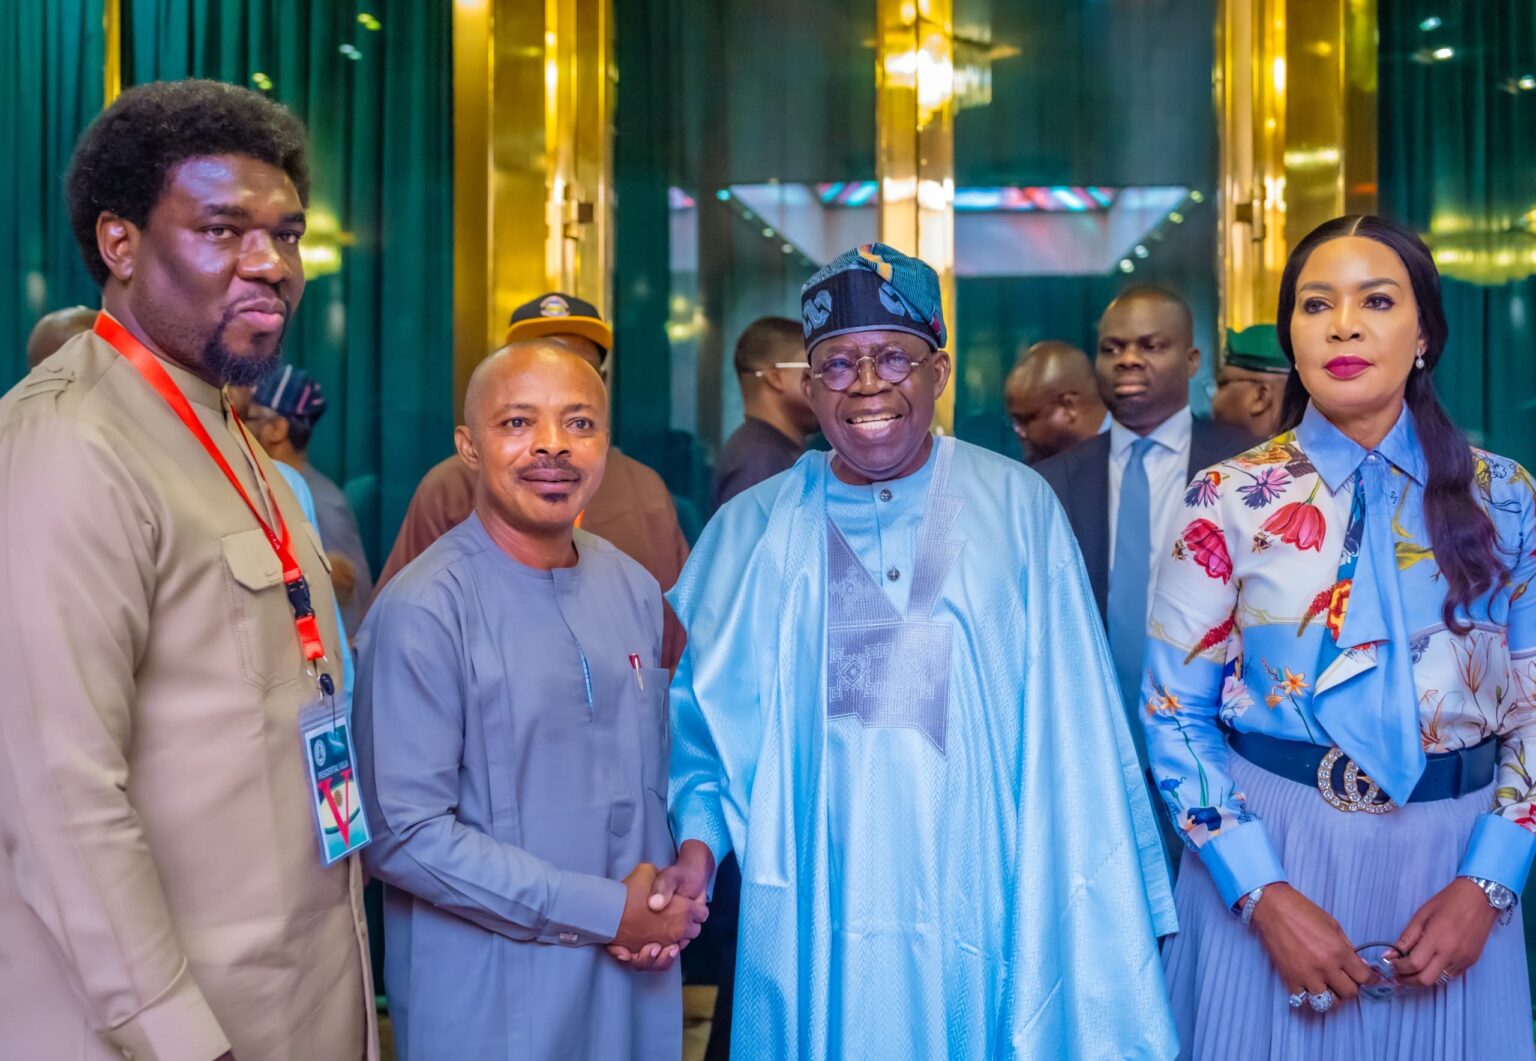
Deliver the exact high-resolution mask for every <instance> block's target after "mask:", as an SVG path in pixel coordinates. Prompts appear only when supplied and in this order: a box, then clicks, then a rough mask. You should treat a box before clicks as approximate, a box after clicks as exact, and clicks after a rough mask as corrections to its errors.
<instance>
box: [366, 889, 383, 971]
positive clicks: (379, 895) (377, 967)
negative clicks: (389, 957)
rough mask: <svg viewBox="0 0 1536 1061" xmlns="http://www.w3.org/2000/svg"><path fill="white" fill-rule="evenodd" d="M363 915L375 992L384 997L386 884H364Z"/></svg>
mask: <svg viewBox="0 0 1536 1061" xmlns="http://www.w3.org/2000/svg"><path fill="white" fill-rule="evenodd" d="M363 916H364V917H366V918H367V919H368V960H369V964H371V965H372V966H373V993H374V996H375V997H376V998H383V997H384V994H385V990H384V885H383V883H381V882H380V881H376V880H370V881H369V882H368V883H367V884H364V885H363Z"/></svg>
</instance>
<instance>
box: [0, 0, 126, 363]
mask: <svg viewBox="0 0 1536 1061" xmlns="http://www.w3.org/2000/svg"><path fill="white" fill-rule="evenodd" d="M104 47H105V35H104V33H103V30H102V4H101V0H48V2H47V3H35V2H19V0H14V2H11V3H6V4H0V123H3V124H0V136H3V137H4V141H3V142H4V143H5V145H6V148H7V150H6V152H5V157H4V159H3V160H0V203H4V204H5V209H4V210H3V211H0V338H3V340H4V342H3V344H0V391H3V390H6V389H9V387H10V385H11V384H12V383H14V382H15V381H16V380H18V379H20V378H21V377H22V376H23V375H25V373H26V370H27V368H26V356H25V350H26V342H27V335H28V334H29V333H30V332H31V330H32V325H33V324H34V323H35V322H36V321H37V318H38V317H40V316H42V315H43V314H44V313H47V312H49V311H51V310H55V309H61V308H63V307H65V306H73V305H88V306H95V305H96V304H97V303H98V302H99V300H100V296H99V292H98V291H97V288H96V285H95V284H94V283H92V282H91V278H90V276H89V274H87V273H86V271H85V266H83V265H82V264H81V263H80V254H79V252H78V251H76V250H75V244H74V239H73V237H72V236H71V235H70V232H69V213H68V211H67V210H66V209H65V206H64V170H65V168H66V167H67V166H68V164H69V155H70V152H71V150H72V149H73V148H74V144H75V139H76V138H77V137H78V136H79V135H80V131H81V130H82V129H84V128H85V127H86V125H87V124H88V123H89V122H90V120H91V119H92V118H93V117H95V115H96V112H97V111H98V110H100V109H101V101H102V98H103V87H102V57H103V55H104V54H105V53H104Z"/></svg>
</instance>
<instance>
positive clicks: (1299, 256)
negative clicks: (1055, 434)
mask: <svg viewBox="0 0 1536 1061" xmlns="http://www.w3.org/2000/svg"><path fill="white" fill-rule="evenodd" d="M1277 316H1278V327H1279V334H1280V341H1281V345H1282V346H1283V347H1284V349H1285V352H1286V355H1287V356H1288V357H1289V358H1290V359H1291V361H1292V362H1293V363H1294V365H1295V367H1296V371H1295V372H1294V373H1292V375H1291V378H1290V380H1289V383H1288V385H1287V391H1286V412H1285V418H1284V423H1286V424H1287V425H1289V428H1290V429H1289V430H1287V431H1285V433H1283V434H1281V435H1280V436H1279V437H1277V438H1275V439H1272V440H1270V441H1269V442H1267V443H1265V444H1263V445H1261V446H1259V447H1257V448H1255V449H1252V450H1250V451H1248V452H1247V453H1245V454H1243V455H1241V456H1239V457H1236V458H1234V459H1232V460H1230V461H1226V462H1224V463H1222V464H1218V465H1216V466H1215V467H1213V468H1210V469H1208V470H1207V471H1205V472H1204V473H1202V474H1201V475H1200V476H1199V477H1198V478H1196V480H1195V481H1194V483H1192V484H1191V485H1190V487H1189V489H1188V491H1187V492H1186V493H1185V496H1184V515H1183V517H1182V518H1181V521H1180V527H1181V528H1182V529H1181V530H1180V532H1179V534H1178V538H1177V540H1175V541H1174V542H1173V543H1172V545H1171V547H1170V548H1169V550H1168V552H1167V553H1166V554H1165V555H1164V557H1163V559H1162V560H1161V562H1160V564H1159V567H1158V571H1157V577H1156V584H1155V592H1154V602H1153V606H1152V614H1151V620H1150V637H1149V642H1148V650H1147V673H1146V677H1145V681H1144V684H1143V687H1142V697H1143V699H1142V702H1143V705H1144V708H1145V710H1144V712H1143V716H1142V717H1143V722H1144V724H1145V726H1146V731H1147V743H1148V748H1149V752H1150V757H1151V766H1152V772H1153V775H1154V779H1155V780H1156V783H1157V785H1158V788H1159V789H1160V790H1161V792H1162V794H1163V796H1164V798H1165V800H1166V802H1167V805H1168V811H1169V813H1170V814H1171V815H1172V817H1173V820H1174V822H1175V823H1176V825H1177V827H1178V831H1179V833H1180V834H1181V835H1182V837H1183V838H1184V841H1185V843H1186V845H1187V847H1188V850H1187V852H1186V853H1185V855H1184V864H1183V867H1182V872H1181V874H1180V877H1179V882H1178V888H1177V905H1178V914H1179V922H1180V925H1181V932H1180V933H1179V935H1177V936H1175V937H1174V938H1173V939H1172V940H1171V941H1170V942H1169V945H1168V947H1167V948H1166V951H1165V954H1164V963H1165V968H1166V973H1167V979H1168V985H1169V991H1170V994H1171V996H1172V1002H1173V1010H1174V1015H1175V1018H1176V1019H1177V1021H1178V1023H1179V1032H1180V1040H1181V1042H1182V1043H1183V1044H1184V1050H1185V1052H1186V1056H1190V1057H1199V1058H1220V1059H1222V1061H1228V1059H1242V1058H1250V1057H1252V1058H1260V1057H1262V1058H1305V1059H1308V1061H1311V1059H1313V1058H1325V1057H1361V1058H1366V1057H1369V1058H1433V1059H1436V1061H1440V1059H1449V1058H1468V1059H1482V1058H1500V1059H1505V1058H1530V1057H1532V1056H1533V1051H1532V1038H1531V1004H1530V991H1529V987H1528V985H1527V982H1526V968H1525V945H1524V940H1523V937H1522V934H1521V926H1520V923H1519V921H1518V920H1515V921H1513V923H1511V916H1510V915H1511V914H1512V912H1513V911H1512V909H1511V907H1512V904H1513V901H1514V898H1515V896H1517V895H1518V894H1519V892H1520V890H1521V888H1523V887H1524V885H1525V879H1526V875H1527V873H1528V871H1529V869H1530V865H1531V860H1532V856H1533V854H1536V832H1533V830H1536V814H1533V806H1532V800H1533V799H1536V781H1533V778H1532V770H1533V769H1536V594H1528V592H1527V591H1528V587H1529V583H1530V581H1531V579H1532V576H1533V575H1536V486H1533V483H1532V480H1531V477H1530V475H1529V474H1528V473H1527V472H1526V471H1525V469H1524V468H1522V467H1520V466H1519V465H1518V464H1515V463H1514V462H1513V461H1509V460H1506V459H1504V458H1502V457H1498V456H1495V455H1493V454H1491V453H1485V452H1482V451H1480V450H1476V449H1473V448H1472V447H1471V446H1470V445H1469V444H1468V442H1467V440H1466V438H1465V437H1464V436H1463V435H1462V434H1461V432H1460V431H1458V430H1457V429H1456V427H1455V426H1454V425H1453V424H1452V423H1451V422H1450V420H1449V418H1448V417H1447V416H1446V413H1445V410H1444V408H1443V407H1442V406H1441V405H1440V403H1439V401H1438V399H1437V398H1436V397H1435V392H1434V387H1433V385H1432V383H1431V381H1430V373H1431V372H1432V371H1433V370H1434V368H1435V366H1436V363H1437V362H1438V361H1439V360H1440V356H1441V353H1442V352H1443V350H1444V348H1445V340H1446V324H1445V316H1444V311H1443V309H1442V306H1441V301H1440V281H1439V276H1438V274H1437V273H1436V271H1435V267H1434V263H1433V261H1432V259H1431V258H1430V255H1429V252H1428V250H1427V249H1426V248H1425V246H1424V244H1423V243H1422V242H1421V241H1420V240H1419V239H1418V237H1416V236H1414V235H1413V234H1412V233H1411V232H1408V231H1407V230H1405V229H1402V228H1400V227H1399V226H1397V225H1395V224H1393V223H1391V222H1388V221H1385V220H1382V219H1380V218H1376V217H1344V218H1338V219H1336V220H1334V221H1330V222H1328V223H1326V224H1324V225H1322V226H1321V227H1319V228H1318V229H1317V230H1315V231H1314V232H1312V233H1311V234H1310V235H1309V236H1307V238H1306V239H1304V240H1303V241H1302V242H1301V243H1300V244H1299V245H1298V246H1297V247H1296V250H1295V252H1294V253H1293V254H1292V256H1291V259H1290V261H1289V263H1288V264H1287V265H1286V269H1285V274H1284V277H1283V278H1282V281H1281V291H1280V304H1279V311H1278V314H1277ZM1528 747H1529V748H1530V749H1531V754H1530V755H1529V756H1528V755H1527V748H1528ZM1368 944H1377V946H1375V947H1370V946H1367V945H1368ZM1357 948H1358V950H1357Z"/></svg>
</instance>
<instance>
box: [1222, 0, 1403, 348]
mask: <svg viewBox="0 0 1536 1061" xmlns="http://www.w3.org/2000/svg"><path fill="white" fill-rule="evenodd" d="M1217 33H1218V46H1217V55H1218V64H1219V69H1218V71H1217V77H1216V94H1217V103H1218V109H1219V111H1220V115H1221V132H1222V139H1221V196H1222V220H1221V252H1222V315H1223V318H1224V323H1225V325H1226V326H1227V327H1232V328H1245V327H1247V326H1248V325H1250V324H1254V323H1260V322H1268V321H1272V320H1273V319H1274V313H1275V304H1276V302H1277V300H1278V297H1279V290H1280V274H1281V273H1282V272H1283V270H1284V268H1285V259H1286V256H1287V255H1288V254H1289V253H1290V248H1291V247H1293V246H1295V245H1296V243H1297V242H1298V241H1299V240H1300V239H1301V238H1302V237H1303V236H1305V235H1306V234H1307V233H1308V232H1310V231H1311V230H1312V229H1313V228H1315V227H1317V226H1318V225H1319V224H1321V223H1322V222H1324V221H1326V220H1328V219H1329V218H1332V217H1337V216H1338V215H1340V214H1344V213H1369V212H1371V211H1373V210H1375V209H1376V4H1375V0H1225V3H1224V4H1223V5H1222V10H1221V17H1220V24H1219V25H1218V27H1217Z"/></svg>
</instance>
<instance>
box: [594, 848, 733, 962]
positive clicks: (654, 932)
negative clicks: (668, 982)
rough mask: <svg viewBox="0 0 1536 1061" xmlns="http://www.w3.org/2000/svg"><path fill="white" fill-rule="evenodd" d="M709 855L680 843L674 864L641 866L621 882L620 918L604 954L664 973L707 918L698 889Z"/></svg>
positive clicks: (709, 869)
mask: <svg viewBox="0 0 1536 1061" xmlns="http://www.w3.org/2000/svg"><path fill="white" fill-rule="evenodd" d="M714 872H715V856H714V855H713V854H712V853H711V852H710V850H709V847H708V845H706V844H703V843H700V842H699V841H698V840H685V841H683V846H682V850H680V851H679V852H678V854H677V861H676V862H674V863H672V865H670V866H668V867H667V868H666V869H663V870H657V868H656V867H655V866H653V865H651V864H650V863H649V862H642V863H641V864H640V865H638V866H636V867H635V868H634V869H633V870H631V871H630V874H629V876H627V877H625V878H624V888H625V892H626V894H625V897H624V916H623V917H621V918H620V919H619V930H618V932H616V933H615V934H614V937H613V941H612V942H611V943H609V944H608V953H609V954H611V955H613V957H614V958H615V960H617V961H621V962H623V963H625V964H626V965H628V966H629V967H630V968H632V969H638V970H640V971H643V972H664V971H666V970H667V969H670V968H672V963H673V962H675V961H676V960H677V956H678V955H679V954H681V953H682V950H683V948H684V947H686V946H688V944H689V942H691V941H692V940H694V939H696V938H698V935H699V927H700V926H701V925H703V924H704V922H705V921H706V920H708V918H709V907H708V906H706V905H705V903H704V890H705V889H706V888H707V887H708V886H709V878H710V877H711V876H713V875H714Z"/></svg>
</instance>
